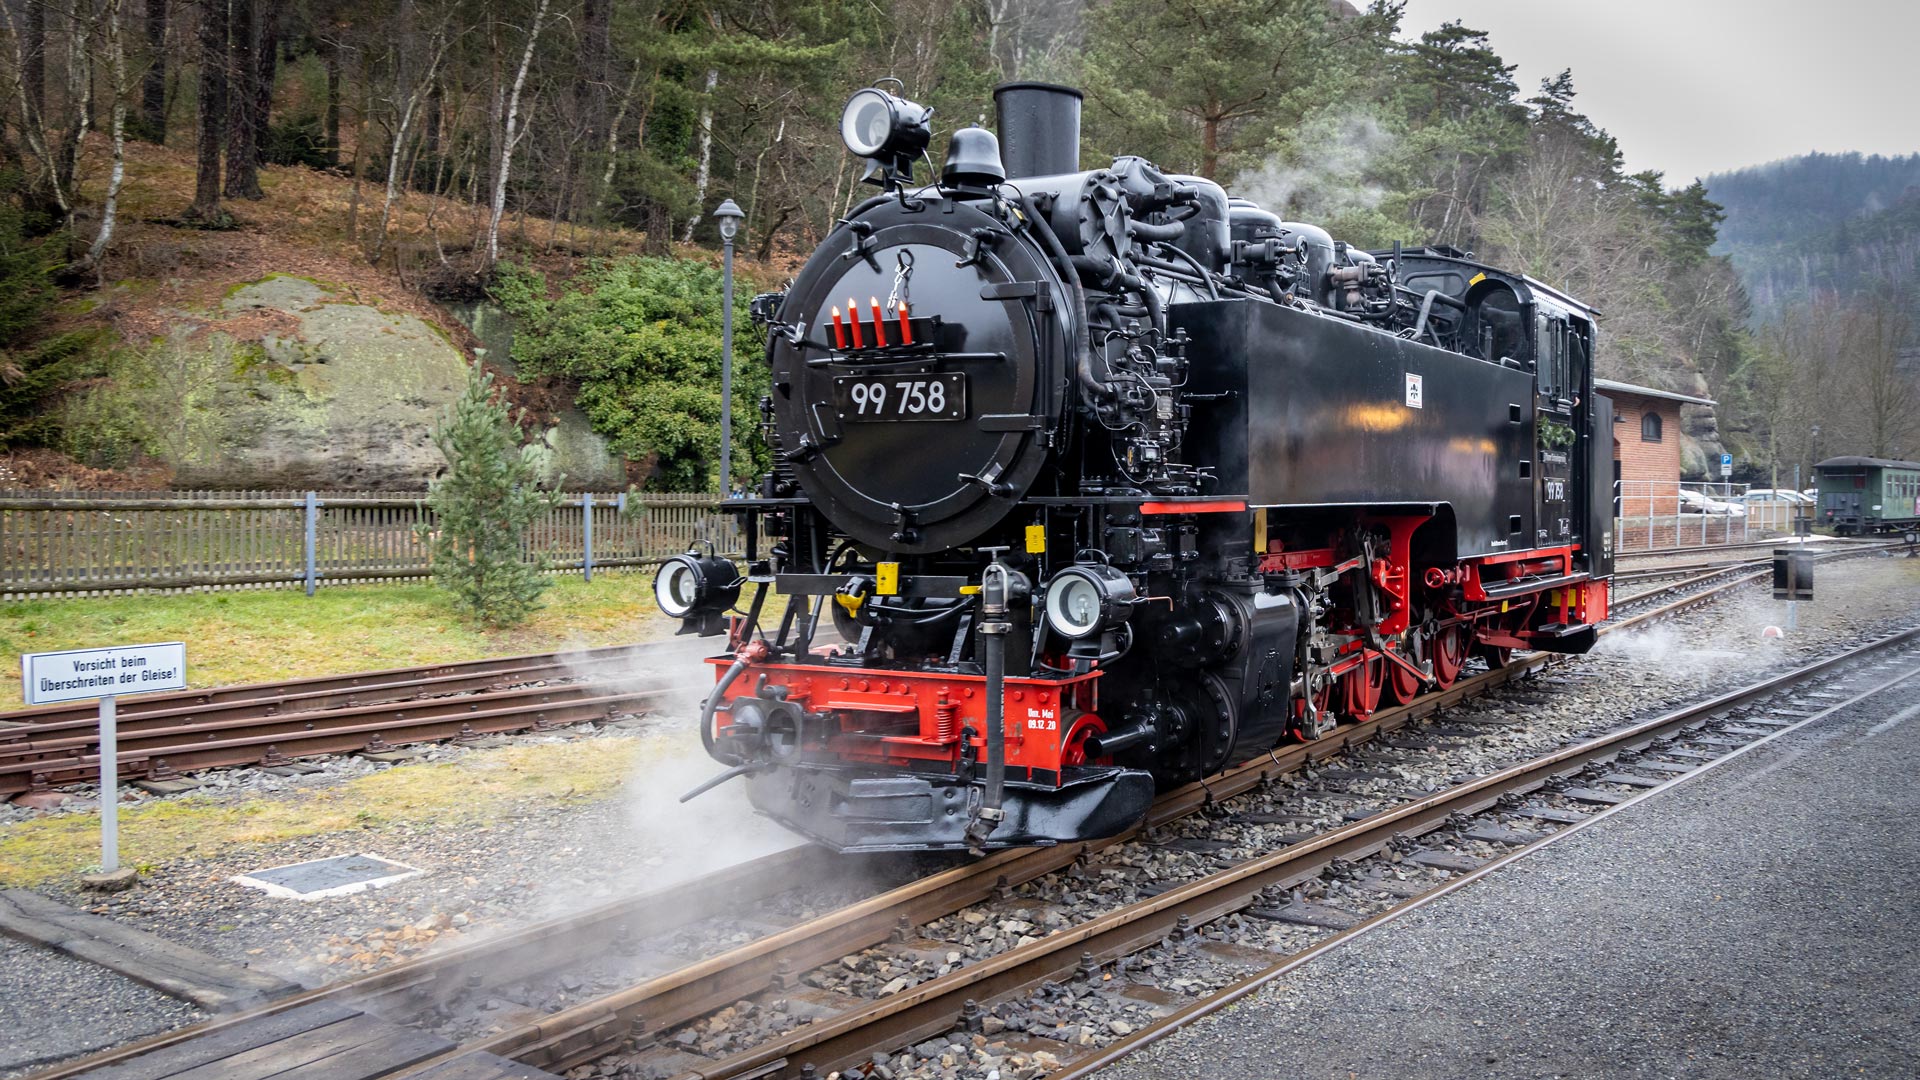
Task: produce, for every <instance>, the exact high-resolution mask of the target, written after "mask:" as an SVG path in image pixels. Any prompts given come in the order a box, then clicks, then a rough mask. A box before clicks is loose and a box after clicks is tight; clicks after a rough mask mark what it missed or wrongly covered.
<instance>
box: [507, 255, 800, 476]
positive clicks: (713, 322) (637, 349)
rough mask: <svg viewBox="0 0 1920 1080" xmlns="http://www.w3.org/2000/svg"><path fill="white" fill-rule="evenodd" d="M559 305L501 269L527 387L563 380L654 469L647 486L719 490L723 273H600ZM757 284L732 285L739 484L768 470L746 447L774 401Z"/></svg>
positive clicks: (656, 262)
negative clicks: (538, 380) (750, 309)
mask: <svg viewBox="0 0 1920 1080" xmlns="http://www.w3.org/2000/svg"><path fill="white" fill-rule="evenodd" d="M572 285H573V287H572V288H569V289H568V290H567V291H565V292H563V293H562V294H561V295H560V296H559V297H557V298H549V297H548V288H547V281H546V278H545V277H543V276H542V275H541V274H539V273H538V272H536V271H533V270H528V269H524V268H519V267H514V266H504V265H503V266H502V267H501V268H500V270H499V271H498V273H497V275H496V276H495V278H494V281H493V284H492V286H491V287H490V290H489V291H490V292H491V293H492V295H493V298H494V299H495V301H496V302H498V303H499V304H500V305H501V306H502V307H504V308H506V310H507V312H508V313H509V314H511V315H513V316H514V318H515V327H514V336H513V359H514V361H515V363H516V364H518V365H519V368H520V374H521V377H522V378H531V377H534V376H539V375H558V376H561V377H564V378H567V379H571V380H573V381H574V382H575V383H576V384H577V385H578V387H579V395H578V401H579V405H580V409H581V411H582V412H584V413H586V415H587V418H588V420H590V421H591V422H592V424H593V428H594V430H595V431H597V432H599V433H600V434H601V435H603V436H605V437H606V438H607V440H608V442H609V443H610V444H611V447H612V449H613V450H614V452H615V453H619V454H624V455H626V456H627V457H628V458H630V459H633V460H636V461H650V462H652V464H653V468H654V480H653V481H652V483H651V484H650V486H652V487H655V488H658V489H661V490H668V491H713V490H716V486H715V485H716V484H718V483H719V477H718V475H717V471H718V468H719V456H720V454H719V450H720V352H721V350H720V344H721V335H720V291H721V281H720V271H719V269H718V268H717V267H714V266H711V265H709V264H707V263H703V262H694V261H691V260H687V259H670V258H624V259H617V260H613V261H610V262H606V263H602V264H598V265H596V266H594V267H593V268H591V269H589V270H588V271H587V272H585V273H583V274H582V275H580V277H579V278H578V279H576V280H575V281H574V282H573V283H572ZM752 295H753V287H752V284H751V282H750V281H748V280H747V279H746V278H744V277H738V276H737V277H736V279H735V281H734V315H733V331H734V342H733V344H734V372H733V391H734V398H733V419H734V424H733V432H734V448H733V463H734V478H733V479H734V480H735V481H736V482H738V481H740V480H741V479H744V478H746V477H748V476H751V475H752V474H753V473H754V472H755V471H756V470H759V469H764V468H766V467H767V464H768V462H767V461H766V460H765V452H764V450H763V449H762V448H760V447H759V446H758V444H757V441H756V442H754V443H752V444H749V442H748V441H747V439H746V436H747V434H748V433H749V432H751V431H752V430H753V427H754V422H755V418H756V417H757V416H758V410H757V408H756V406H755V403H756V402H757V401H759V399H760V397H761V395H763V394H765V393H766V392H767V367H766V361H765V357H764V354H763V351H762V349H761V347H760V344H759V342H758V341H757V340H756V335H755V334H754V331H753V324H752V323H751V322H750V321H748V318H747V305H748V303H749V301H750V300H751V298H752Z"/></svg>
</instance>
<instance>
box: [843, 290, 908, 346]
mask: <svg viewBox="0 0 1920 1080" xmlns="http://www.w3.org/2000/svg"><path fill="white" fill-rule="evenodd" d="M867 303H869V304H871V305H873V321H872V322H871V323H869V324H868V325H869V326H871V327H873V343H874V345H875V346H876V347H878V348H882V349H884V348H886V347H887V320H885V319H883V318H881V317H880V300H879V298H878V297H873V298H870V299H868V301H867ZM896 310H897V311H898V312H899V320H900V344H902V345H911V344H913V323H912V321H911V320H910V319H909V318H908V317H907V305H906V302H905V301H902V302H901V303H900V306H899V307H898V308H897V309H896ZM847 314H848V315H850V316H852V321H853V347H854V348H856V349H864V348H866V347H867V339H866V335H865V334H863V333H861V327H860V305H858V304H856V303H854V302H853V298H852V297H848V298H847ZM833 344H834V345H835V347H837V348H841V349H844V348H846V347H847V326H846V324H845V323H843V322H841V321H840V309H839V308H834V309H833Z"/></svg>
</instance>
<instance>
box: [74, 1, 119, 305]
mask: <svg viewBox="0 0 1920 1080" xmlns="http://www.w3.org/2000/svg"><path fill="white" fill-rule="evenodd" d="M123 2H124V0H106V7H105V9H104V10H102V11H101V13H100V19H101V29H102V33H103V37H104V39H105V44H106V50H107V72H108V84H109V85H110V86H111V87H112V89H113V120H112V126H113V171H112V172H110V173H108V175H107V196H106V200H105V202H104V203H103V204H102V205H101V208H100V231H99V232H97V233H95V234H94V237H93V243H92V244H90V245H88V247H87V253H86V255H85V257H83V258H82V259H81V260H80V262H79V263H78V264H76V265H75V266H74V267H72V268H70V269H72V270H74V271H77V272H90V273H93V274H96V275H97V274H98V273H99V272H100V260H101V259H102V258H103V257H105V255H106V253H107V245H108V244H109V243H111V242H112V241H113V228H114V224H115V222H116V221H117V219H118V215H119V210H120V184H121V182H122V181H123V180H125V179H126V175H127V93H128V86H127V45H126V35H125V26H124V25H123V19H122V18H121V9H122V5H123Z"/></svg>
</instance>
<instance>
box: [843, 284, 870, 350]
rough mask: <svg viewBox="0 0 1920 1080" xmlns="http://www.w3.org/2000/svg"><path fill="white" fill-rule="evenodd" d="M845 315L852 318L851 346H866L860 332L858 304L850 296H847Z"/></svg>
mask: <svg viewBox="0 0 1920 1080" xmlns="http://www.w3.org/2000/svg"><path fill="white" fill-rule="evenodd" d="M847 315H848V317H850V318H851V319H852V320H853V347H854V348H856V349H864V348H866V347H867V342H866V338H865V336H864V335H862V334H861V333H860V305H858V304H856V303H854V302H853V297H851V296H849V297H847Z"/></svg>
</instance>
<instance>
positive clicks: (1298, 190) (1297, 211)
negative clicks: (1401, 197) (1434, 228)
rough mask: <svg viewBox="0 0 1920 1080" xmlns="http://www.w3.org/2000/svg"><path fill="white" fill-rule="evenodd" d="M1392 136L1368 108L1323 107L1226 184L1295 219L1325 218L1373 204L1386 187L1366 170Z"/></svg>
mask: <svg viewBox="0 0 1920 1080" xmlns="http://www.w3.org/2000/svg"><path fill="white" fill-rule="evenodd" d="M1395 142H1396V140H1395V138H1394V136H1393V134H1392V133H1391V132H1389V131H1387V130H1386V129H1385V128H1383V127H1381V126H1380V121H1379V120H1378V119H1376V118H1375V117H1374V116H1373V114H1371V113H1368V112H1365V111H1358V112H1347V113H1322V114H1320V115H1319V116H1316V117H1313V118H1310V119H1309V120H1307V121H1306V122H1305V123H1304V124H1302V125H1301V126H1300V127H1299V128H1298V129H1296V130H1295V132H1294V139H1293V146H1292V147H1291V148H1289V149H1288V150H1286V151H1284V152H1283V153H1280V154H1276V155H1275V156H1273V157H1272V158H1269V159H1268V160H1267V161H1266V162H1265V163H1263V164H1261V165H1259V166H1257V167H1255V168H1253V169H1249V170H1247V171H1246V172H1243V173H1241V174H1239V175H1238V176H1236V177H1235V178H1234V180H1233V182H1232V183H1230V184H1228V185H1226V187H1227V190H1228V191H1230V192H1232V193H1233V194H1235V195H1238V196H1240V197H1241V198H1244V199H1251V200H1253V201H1254V202H1257V203H1259V204H1260V205H1261V206H1262V207H1265V208H1266V209H1268V210H1271V211H1273V212H1274V213H1276V214H1279V215H1281V216H1282V217H1285V218H1288V219H1290V220H1294V221H1312V222H1315V223H1322V224H1324V223H1325V222H1327V221H1329V220H1331V219H1334V218H1338V217H1339V216H1341V215H1342V214H1347V213H1353V212H1356V211H1367V210H1377V209H1379V208H1380V203H1381V201H1382V200H1383V199H1385V198H1386V194H1387V193H1386V189H1385V188H1383V187H1381V186H1380V185H1379V184H1377V183H1374V182H1372V181H1370V180H1369V179H1368V175H1369V173H1370V172H1371V171H1372V170H1373V167H1374V165H1375V164H1376V163H1377V162H1379V161H1381V160H1382V159H1384V158H1385V157H1386V156H1387V155H1388V154H1390V153H1391V152H1392V151H1393V148H1394V146H1395Z"/></svg>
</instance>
